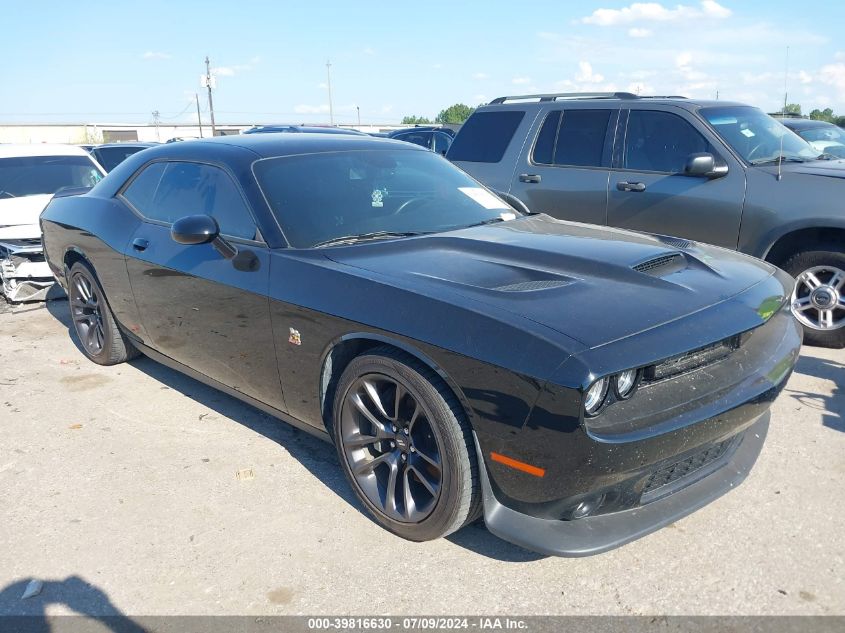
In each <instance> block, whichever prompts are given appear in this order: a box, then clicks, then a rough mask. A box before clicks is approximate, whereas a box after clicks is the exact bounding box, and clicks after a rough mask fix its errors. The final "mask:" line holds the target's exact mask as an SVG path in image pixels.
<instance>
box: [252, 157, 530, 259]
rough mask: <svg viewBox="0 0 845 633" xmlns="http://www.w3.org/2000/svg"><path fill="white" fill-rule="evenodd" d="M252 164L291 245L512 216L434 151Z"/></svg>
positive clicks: (450, 226)
mask: <svg viewBox="0 0 845 633" xmlns="http://www.w3.org/2000/svg"><path fill="white" fill-rule="evenodd" d="M254 171H255V175H256V177H257V179H258V184H259V185H260V186H261V189H262V191H263V192H264V195H265V196H266V197H267V201H268V202H269V203H270V208H271V209H272V210H273V213H274V214H275V215H276V218H277V219H278V220H279V224H281V226H282V228H283V229H284V232H285V236H286V237H287V239H288V241H289V242H290V244H291V245H292V246H294V247H297V248H307V247H311V246H314V245H318V244H320V243H321V242H325V241H326V240H331V239H333V238H337V237H340V236H350V235H359V234H362V233H373V232H378V231H390V232H400V233H407V232H412V233H419V232H421V233H429V232H433V231H447V230H451V229H455V228H458V227H464V226H469V225H471V224H477V223H479V222H485V221H490V220H495V219H500V220H501V219H504V217H503V215H504V216H507V217H509V218H513V217H516V213H515V212H514V211H513V209H511V208H510V207H509V206H507V204H505V203H504V202H502V201H501V200H500V199H498V198H497V197H496V196H494V195H493V194H492V193H490V192H489V191H487V190H486V189H484V188H483V187H481V186H480V185H479V184H478V183H477V182H475V181H474V180H473V179H472V178H470V177H469V176H467V175H466V174H465V173H464V172H462V171H461V170H460V169H458V168H457V167H455V166H454V165H452V164H451V163H450V162H449V161H448V160H446V159H444V158H443V157H442V156H439V155H437V154H435V153H433V152H423V151H418V150H414V149H412V148H409V149H393V148H390V149H386V150H377V151H351V152H350V151H345V152H342V151H339V152H319V153H314V154H301V155H296V156H284V157H278V158H266V159H263V160H259V161H258V162H256V163H255V166H254Z"/></svg>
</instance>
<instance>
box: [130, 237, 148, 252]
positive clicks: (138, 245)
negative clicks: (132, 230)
mask: <svg viewBox="0 0 845 633" xmlns="http://www.w3.org/2000/svg"><path fill="white" fill-rule="evenodd" d="M149 245H150V243H149V241H147V240H143V239H141V238H140V237H136V238H135V239H134V240H132V248H134V249H135V250H136V251H145V250H147V247H148V246H149Z"/></svg>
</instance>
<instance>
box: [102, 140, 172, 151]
mask: <svg viewBox="0 0 845 633" xmlns="http://www.w3.org/2000/svg"><path fill="white" fill-rule="evenodd" d="M159 145H161V143H155V142H150V143H147V142H144V141H127V142H125V143H100V144H99V145H94V149H101V148H103V147H105V148H109V147H157V146H159Z"/></svg>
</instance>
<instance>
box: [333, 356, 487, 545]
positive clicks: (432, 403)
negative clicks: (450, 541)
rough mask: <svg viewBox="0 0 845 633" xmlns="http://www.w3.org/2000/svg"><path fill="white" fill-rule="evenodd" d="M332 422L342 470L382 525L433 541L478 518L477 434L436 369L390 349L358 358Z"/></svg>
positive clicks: (341, 385)
mask: <svg viewBox="0 0 845 633" xmlns="http://www.w3.org/2000/svg"><path fill="white" fill-rule="evenodd" d="M332 417H333V423H332V435H333V438H334V442H335V446H336V447H337V451H338V457H339V460H340V463H341V467H342V468H343V472H344V474H345V475H346V478H347V479H348V480H349V483H350V485H351V486H352V489H353V490H354V491H355V494H356V495H357V497H358V499H359V500H360V501H361V503H362V504H363V505H364V507H365V508H366V509H367V511H368V512H369V513H370V515H372V517H373V518H374V519H375V520H376V522H377V523H379V524H380V525H381V526H383V527H385V528H386V529H388V530H390V531H391V532H393V533H395V534H397V535H399V536H401V537H403V538H406V539H409V540H412V541H428V540H432V539H437V538H440V537H442V536H446V535H447V534H450V533H452V532H454V531H456V530H458V529H460V528H461V527H462V526H464V525H465V524H466V523H469V522H471V521H473V520H475V519H476V518H477V517H478V515H479V513H480V509H481V494H480V486H479V482H478V465H477V461H476V456H475V448H474V443H473V440H472V432H471V430H470V426H469V423H468V422H467V421H466V419H465V416H464V412H463V410H462V408H461V406H460V404H459V403H458V401H457V399H456V398H455V396H454V394H453V393H452V392H451V390H450V389H449V388H448V387H447V386H446V384H445V383H444V382H443V380H442V379H441V378H440V377H439V376H438V375H437V374H436V373H435V372H433V371H432V370H431V369H429V368H428V367H426V366H425V365H423V364H422V363H420V362H419V361H417V360H416V359H414V358H413V357H410V356H408V355H406V354H403V353H401V352H398V351H397V350H394V349H393V348H388V347H381V348H376V349H374V350H372V351H370V352H368V353H366V354H364V355H362V356H358V357H357V358H355V359H353V360H352V361H351V362H350V363H349V366H348V367H347V368H346V369H345V370H344V372H343V374H342V376H341V377H340V380H339V382H338V386H337V390H336V392H335V399H334V408H333V416H332Z"/></svg>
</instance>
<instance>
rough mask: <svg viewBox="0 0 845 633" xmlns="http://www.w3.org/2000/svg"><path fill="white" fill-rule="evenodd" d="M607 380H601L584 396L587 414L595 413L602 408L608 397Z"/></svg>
mask: <svg viewBox="0 0 845 633" xmlns="http://www.w3.org/2000/svg"><path fill="white" fill-rule="evenodd" d="M607 383H608V380H607V378H599V379H598V380H597V381H595V382H594V383H593V384H592V385H590V388H589V389H587V392H586V393H585V394H584V411H586V412H587V414H592V413H595V412H596V411H598V410H599V408H601V405H602V403H603V402H604V398H605V396H607Z"/></svg>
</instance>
